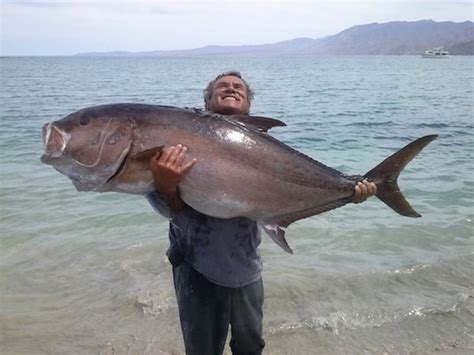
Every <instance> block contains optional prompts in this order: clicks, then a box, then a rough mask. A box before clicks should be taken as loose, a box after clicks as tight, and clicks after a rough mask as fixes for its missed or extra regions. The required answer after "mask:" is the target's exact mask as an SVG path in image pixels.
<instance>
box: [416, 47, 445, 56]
mask: <svg viewBox="0 0 474 355" xmlns="http://www.w3.org/2000/svg"><path fill="white" fill-rule="evenodd" d="M421 56H422V57H423V58H448V57H449V52H448V51H445V50H443V47H438V48H433V49H428V50H427V51H424V52H423V53H422V54H421Z"/></svg>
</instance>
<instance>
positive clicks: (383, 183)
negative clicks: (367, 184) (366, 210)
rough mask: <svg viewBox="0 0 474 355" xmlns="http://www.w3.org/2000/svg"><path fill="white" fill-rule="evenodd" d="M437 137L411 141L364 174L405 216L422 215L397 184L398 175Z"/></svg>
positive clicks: (383, 198) (378, 194) (379, 196)
mask: <svg viewBox="0 0 474 355" xmlns="http://www.w3.org/2000/svg"><path fill="white" fill-rule="evenodd" d="M437 137H438V135H437V134H433V135H429V136H424V137H421V138H419V139H417V140H415V141H413V142H411V143H410V144H408V145H407V146H405V147H404V148H402V149H400V150H399V151H398V152H396V153H395V154H393V155H391V156H389V157H388V158H387V159H385V160H384V161H383V162H381V163H380V164H379V165H377V166H376V167H375V168H373V169H372V170H370V171H369V172H368V173H367V174H365V175H364V176H365V177H366V178H368V179H371V180H373V181H374V182H375V184H376V185H377V194H376V196H377V197H378V198H379V199H381V200H382V201H383V202H385V203H386V204H387V205H388V206H389V207H390V208H392V209H393V210H394V211H395V212H398V213H399V214H401V215H403V216H407V217H421V215H420V214H419V213H418V212H416V211H415V210H414V209H413V207H411V206H410V204H409V203H408V201H407V200H406V199H405V197H404V196H403V194H402V193H401V192H400V189H399V188H398V184H397V179H398V175H400V172H401V171H402V170H403V168H405V166H406V165H407V164H408V163H409V162H410V161H411V160H412V159H413V158H414V157H415V156H416V155H417V154H418V153H419V152H421V150H422V149H423V148H424V147H426V146H427V145H428V144H429V143H431V142H432V141H433V140H435V139H436V138H437Z"/></svg>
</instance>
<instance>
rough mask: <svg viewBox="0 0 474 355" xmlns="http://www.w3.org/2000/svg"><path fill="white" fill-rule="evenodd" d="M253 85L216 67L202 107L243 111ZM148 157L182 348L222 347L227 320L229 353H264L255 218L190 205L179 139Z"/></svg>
mask: <svg viewBox="0 0 474 355" xmlns="http://www.w3.org/2000/svg"><path fill="white" fill-rule="evenodd" d="M252 96H253V92H252V90H251V89H250V87H249V85H248V84H247V83H246V82H245V80H244V79H243V78H242V76H241V75H240V73H238V72H227V73H223V74H220V75H218V76H217V77H216V78H215V79H214V80H213V81H211V82H210V83H209V85H208V86H207V88H206V89H205V90H204V101H205V108H206V110H208V111H211V112H215V113H220V114H223V115H234V114H239V115H247V114H248V113H249V111H250V102H251V99H252ZM176 143H177V144H176V146H171V147H166V148H165V149H164V151H163V153H162V154H158V155H156V156H154V157H153V158H152V159H151V161H150V169H151V171H152V174H153V177H154V183H155V188H156V192H155V193H153V194H151V195H149V196H148V198H149V200H150V202H151V204H152V205H153V206H154V207H155V208H156V209H157V210H158V211H159V212H160V213H162V214H163V215H165V216H167V217H169V218H170V219H171V222H170V232H169V237H170V244H171V245H170V248H169V249H168V251H167V255H168V257H169V259H170V262H171V264H172V265H173V279H174V286H175V290H176V298H177V301H178V308H179V315H180V320H181V329H182V332H183V337H184V344H185V348H186V354H188V355H194V354H196V355H214V354H216V355H217V354H222V352H223V349H224V346H225V339H226V336H227V331H228V328H229V324H230V326H231V341H230V347H231V349H232V353H233V354H261V353H262V349H263V347H264V346H265V342H264V341H263V338H262V318H263V312H262V306H263V284H262V278H261V271H262V262H261V259H260V254H259V252H258V250H257V247H258V246H259V244H260V242H261V236H260V232H259V230H258V228H257V223H256V222H255V221H252V220H249V219H247V218H232V219H219V218H214V217H211V216H207V215H204V214H202V213H199V212H197V211H195V210H193V209H192V208H191V207H189V206H187V205H186V204H185V203H184V201H183V200H182V199H181V198H180V196H179V189H178V184H179V181H180V180H181V179H182V178H183V176H184V175H185V174H186V173H187V172H188V171H189V170H190V169H191V168H192V166H193V165H194V164H195V163H196V160H191V161H189V162H188V163H183V162H184V157H185V155H186V151H187V148H186V147H184V146H182V145H181V144H179V142H176ZM375 192H376V187H375V184H374V183H369V182H367V181H364V182H363V183H359V184H358V185H357V186H356V188H355V192H354V198H353V201H354V202H355V203H360V202H362V201H364V200H365V199H366V198H368V197H369V196H372V195H374V194H375Z"/></svg>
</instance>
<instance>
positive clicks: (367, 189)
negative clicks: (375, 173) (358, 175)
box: [352, 180, 377, 203]
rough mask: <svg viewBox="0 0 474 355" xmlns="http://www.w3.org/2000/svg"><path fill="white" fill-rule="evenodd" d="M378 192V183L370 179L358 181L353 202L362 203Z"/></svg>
mask: <svg viewBox="0 0 474 355" xmlns="http://www.w3.org/2000/svg"><path fill="white" fill-rule="evenodd" d="M376 193H377V185H375V183H373V182H369V181H368V180H362V181H360V182H358V183H357V185H356V186H355V188H354V197H353V198H352V202H354V203H361V202H364V201H365V200H367V199H368V198H369V197H370V196H373V195H375V194H376Z"/></svg>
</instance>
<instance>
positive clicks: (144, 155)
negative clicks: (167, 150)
mask: <svg viewBox="0 0 474 355" xmlns="http://www.w3.org/2000/svg"><path fill="white" fill-rule="evenodd" d="M164 147H165V146H164V145H160V146H159V147H153V148H150V149H146V150H143V151H141V152H139V153H137V154H135V155H133V156H132V157H131V159H133V160H135V161H136V162H139V163H146V164H148V162H149V161H150V159H151V158H152V157H153V156H154V155H155V154H156V153H161V152H162V151H163V148H164Z"/></svg>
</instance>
